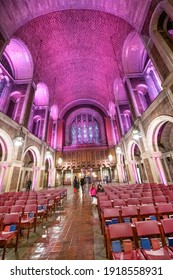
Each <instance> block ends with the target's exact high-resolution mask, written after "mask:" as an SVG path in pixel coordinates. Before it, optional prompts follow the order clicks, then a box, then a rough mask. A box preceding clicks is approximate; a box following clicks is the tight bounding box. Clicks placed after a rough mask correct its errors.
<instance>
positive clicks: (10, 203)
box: [4, 200, 15, 206]
mask: <svg viewBox="0 0 173 280" xmlns="http://www.w3.org/2000/svg"><path fill="white" fill-rule="evenodd" d="M14 204H15V201H14V200H8V201H5V202H4V205H5V206H12V205H14Z"/></svg>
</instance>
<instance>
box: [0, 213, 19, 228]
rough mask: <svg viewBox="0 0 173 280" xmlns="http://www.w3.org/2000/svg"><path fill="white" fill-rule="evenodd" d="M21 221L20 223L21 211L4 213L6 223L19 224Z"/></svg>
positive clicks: (4, 222)
mask: <svg viewBox="0 0 173 280" xmlns="http://www.w3.org/2000/svg"><path fill="white" fill-rule="evenodd" d="M19 223H20V214H19V213H10V214H5V215H4V219H3V224H4V225H11V224H19Z"/></svg>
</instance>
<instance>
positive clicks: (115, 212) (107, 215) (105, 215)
mask: <svg viewBox="0 0 173 280" xmlns="http://www.w3.org/2000/svg"><path fill="white" fill-rule="evenodd" d="M115 218H116V219H117V222H118V223H120V212H119V209H118V208H104V209H103V210H102V212H101V229H102V233H103V234H105V226H106V221H108V220H109V221H110V220H112V219H115Z"/></svg>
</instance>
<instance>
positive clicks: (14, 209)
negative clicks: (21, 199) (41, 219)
mask: <svg viewBox="0 0 173 280" xmlns="http://www.w3.org/2000/svg"><path fill="white" fill-rule="evenodd" d="M23 210H24V207H23V205H13V206H11V208H10V213H20V214H23Z"/></svg>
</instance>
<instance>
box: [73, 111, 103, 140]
mask: <svg viewBox="0 0 173 280" xmlns="http://www.w3.org/2000/svg"><path fill="white" fill-rule="evenodd" d="M70 139H71V145H76V144H91V143H94V144H98V143H99V139H100V128H99V124H98V121H97V120H96V118H95V117H93V116H92V115H91V114H80V115H78V116H76V117H75V119H74V120H73V122H72V125H71V130H70Z"/></svg>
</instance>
